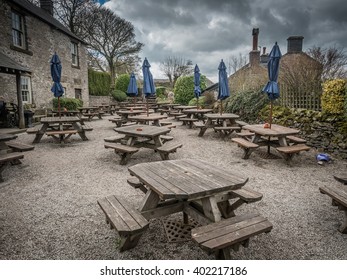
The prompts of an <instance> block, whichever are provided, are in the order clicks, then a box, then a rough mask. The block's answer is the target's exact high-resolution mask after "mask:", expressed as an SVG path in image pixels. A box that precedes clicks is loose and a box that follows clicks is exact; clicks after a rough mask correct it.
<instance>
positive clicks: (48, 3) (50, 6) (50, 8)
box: [40, 0, 53, 16]
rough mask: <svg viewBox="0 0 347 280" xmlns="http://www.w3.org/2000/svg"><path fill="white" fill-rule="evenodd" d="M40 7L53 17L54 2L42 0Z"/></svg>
mask: <svg viewBox="0 0 347 280" xmlns="http://www.w3.org/2000/svg"><path fill="white" fill-rule="evenodd" d="M40 7H41V9H42V10H45V11H46V12H47V13H49V14H50V15H51V16H53V1H52V0H40Z"/></svg>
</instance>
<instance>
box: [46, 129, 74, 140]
mask: <svg viewBox="0 0 347 280" xmlns="http://www.w3.org/2000/svg"><path fill="white" fill-rule="evenodd" d="M76 133H78V131H77V130H76V129H70V130H51V131H46V135H47V136H52V137H53V138H54V139H55V140H57V141H58V142H59V143H62V142H64V143H67V141H66V140H68V139H69V138H70V137H71V136H72V135H73V134H76Z"/></svg>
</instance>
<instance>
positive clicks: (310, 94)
mask: <svg viewBox="0 0 347 280" xmlns="http://www.w3.org/2000/svg"><path fill="white" fill-rule="evenodd" d="M321 95H322V89H321V88H318V87H317V88H312V87H311V88H301V89H298V90H295V91H294V90H291V89H289V88H288V87H286V86H284V85H281V86H280V98H279V99H278V104H279V105H281V106H285V107H288V108H294V109H298V108H301V109H308V110H314V111H320V110H321Z"/></svg>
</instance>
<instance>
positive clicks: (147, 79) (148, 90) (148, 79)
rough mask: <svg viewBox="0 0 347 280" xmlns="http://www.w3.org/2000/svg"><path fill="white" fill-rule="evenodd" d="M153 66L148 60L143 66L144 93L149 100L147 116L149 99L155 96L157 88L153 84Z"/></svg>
mask: <svg viewBox="0 0 347 280" xmlns="http://www.w3.org/2000/svg"><path fill="white" fill-rule="evenodd" d="M150 67H151V65H150V64H149V62H148V60H147V58H145V60H144V61H143V64H142V73H143V93H144V95H145V96H146V99H147V115H148V97H149V96H151V95H153V94H155V86H154V82H153V76H152V73H151V71H150V70H149V68H150Z"/></svg>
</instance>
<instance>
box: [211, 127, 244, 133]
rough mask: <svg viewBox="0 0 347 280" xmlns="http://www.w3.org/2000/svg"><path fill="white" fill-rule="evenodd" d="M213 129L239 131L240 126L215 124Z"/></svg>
mask: <svg viewBox="0 0 347 280" xmlns="http://www.w3.org/2000/svg"><path fill="white" fill-rule="evenodd" d="M214 130H215V131H224V132H232V131H240V130H241V127H239V126H216V127H214Z"/></svg>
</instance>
